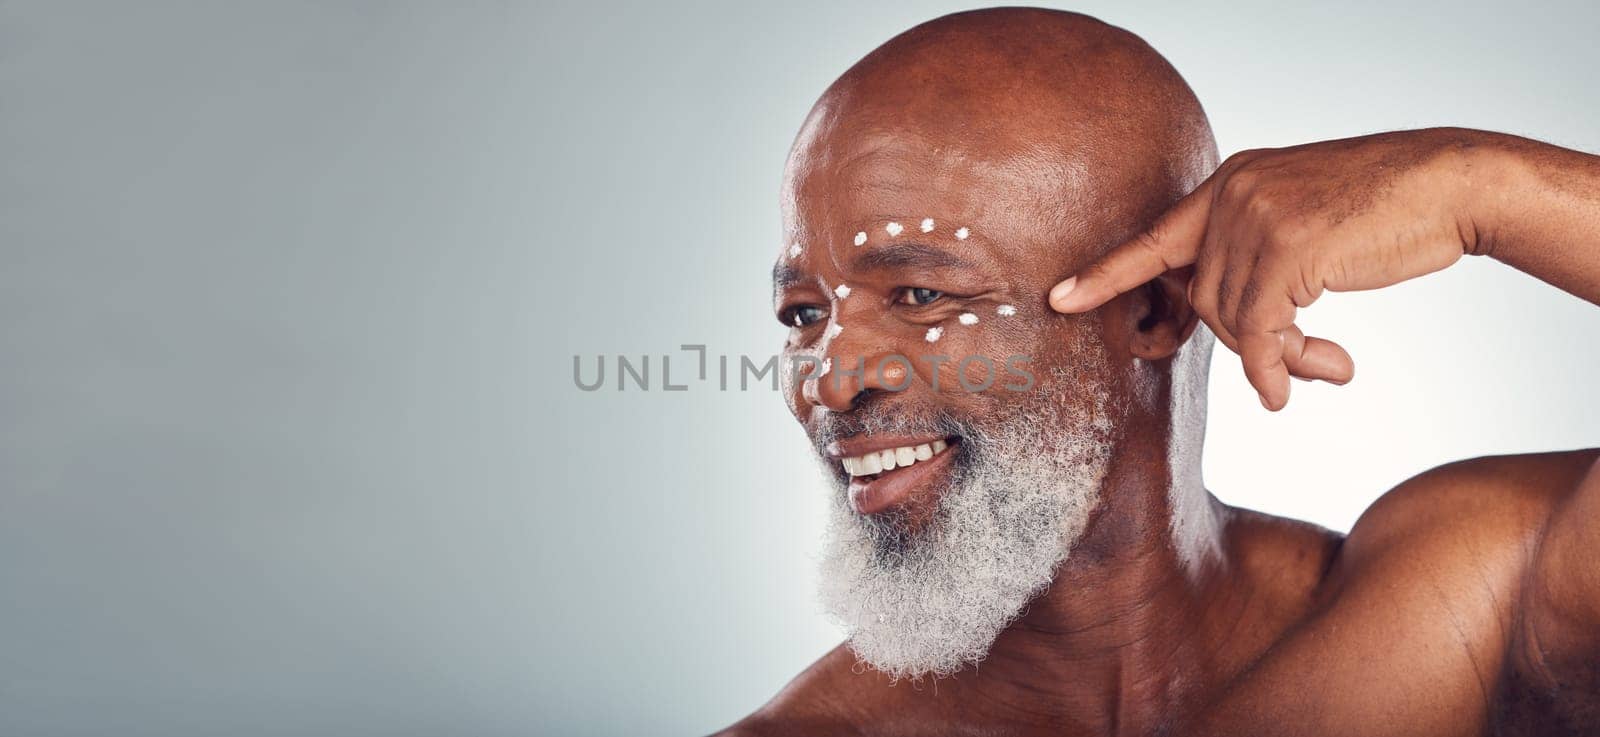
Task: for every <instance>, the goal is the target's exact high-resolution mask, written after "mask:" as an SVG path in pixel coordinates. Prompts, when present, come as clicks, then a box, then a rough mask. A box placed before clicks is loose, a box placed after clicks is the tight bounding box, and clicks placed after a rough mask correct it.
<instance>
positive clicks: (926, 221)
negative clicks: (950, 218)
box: [922, 218, 933, 233]
mask: <svg viewBox="0 0 1600 737" xmlns="http://www.w3.org/2000/svg"><path fill="white" fill-rule="evenodd" d="M932 231H933V218H923V219H922V232H924V233H929V232H932Z"/></svg>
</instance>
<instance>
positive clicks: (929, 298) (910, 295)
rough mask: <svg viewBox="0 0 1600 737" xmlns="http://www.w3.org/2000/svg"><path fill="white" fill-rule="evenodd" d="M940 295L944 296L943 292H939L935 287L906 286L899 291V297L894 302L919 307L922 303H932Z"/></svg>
mask: <svg viewBox="0 0 1600 737" xmlns="http://www.w3.org/2000/svg"><path fill="white" fill-rule="evenodd" d="M942 297H944V292H941V291H939V290H937V289H926V288H924V287H906V288H905V290H904V291H902V292H901V293H900V298H899V299H897V300H895V302H897V303H899V304H903V305H916V306H919V307H920V306H922V305H928V304H933V303H934V302H937V301H939V300H940V299H941V298H942Z"/></svg>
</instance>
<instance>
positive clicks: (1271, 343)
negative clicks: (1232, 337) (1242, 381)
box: [1239, 330, 1289, 412]
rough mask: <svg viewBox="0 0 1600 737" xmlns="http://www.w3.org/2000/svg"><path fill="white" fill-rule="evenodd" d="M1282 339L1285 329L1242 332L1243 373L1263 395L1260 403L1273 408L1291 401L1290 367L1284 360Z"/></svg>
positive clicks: (1240, 345) (1241, 360) (1270, 408)
mask: <svg viewBox="0 0 1600 737" xmlns="http://www.w3.org/2000/svg"><path fill="white" fill-rule="evenodd" d="M1283 343H1284V341H1283V332H1282V331H1279V330H1270V331H1259V332H1252V333H1245V334H1244V335H1240V336H1239V360H1240V362H1241V363H1242V364H1243V365H1244V377H1245V378H1246V379H1248V380H1249V381H1250V385H1251V386H1253V387H1255V389H1256V393H1257V394H1260V395H1261V405H1262V406H1263V407H1266V408H1267V409H1269V410H1272V411H1273V412H1276V411H1278V410H1280V409H1283V407H1284V405H1286V404H1288V403H1289V367H1288V366H1286V365H1285V364H1284V362H1283Z"/></svg>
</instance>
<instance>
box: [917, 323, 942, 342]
mask: <svg viewBox="0 0 1600 737" xmlns="http://www.w3.org/2000/svg"><path fill="white" fill-rule="evenodd" d="M942 335H944V328H941V327H931V328H928V334H927V335H924V336H922V338H923V340H926V341H928V342H929V343H932V342H935V341H937V340H938V339H939V338H940V336H942Z"/></svg>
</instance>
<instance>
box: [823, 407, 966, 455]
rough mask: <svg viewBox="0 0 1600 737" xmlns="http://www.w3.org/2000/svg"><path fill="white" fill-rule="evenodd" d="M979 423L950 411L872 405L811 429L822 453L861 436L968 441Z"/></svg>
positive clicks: (827, 417)
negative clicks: (966, 439) (923, 436)
mask: <svg viewBox="0 0 1600 737" xmlns="http://www.w3.org/2000/svg"><path fill="white" fill-rule="evenodd" d="M974 428H975V423H973V422H971V421H970V420H967V419H966V418H963V417H959V416H957V415H955V414H954V413H952V412H950V411H949V410H945V409H937V408H930V407H916V406H910V407H904V406H900V407H897V406H891V405H889V404H887V403H883V402H869V403H867V404H864V405H862V406H859V407H857V408H855V409H853V410H851V411H849V412H843V413H841V412H831V411H830V412H826V413H824V414H823V415H822V417H821V418H819V419H816V420H814V421H813V423H812V426H811V427H810V428H808V432H809V434H810V435H811V442H812V444H813V445H815V446H816V448H817V452H818V453H822V452H823V451H824V449H825V448H827V446H828V444H829V443H833V442H837V441H841V440H845V439H848V438H853V437H856V436H859V435H878V434H885V433H892V434H896V435H942V436H946V437H950V436H954V437H961V438H966V437H970V436H972V435H974V434H975V433H974Z"/></svg>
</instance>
